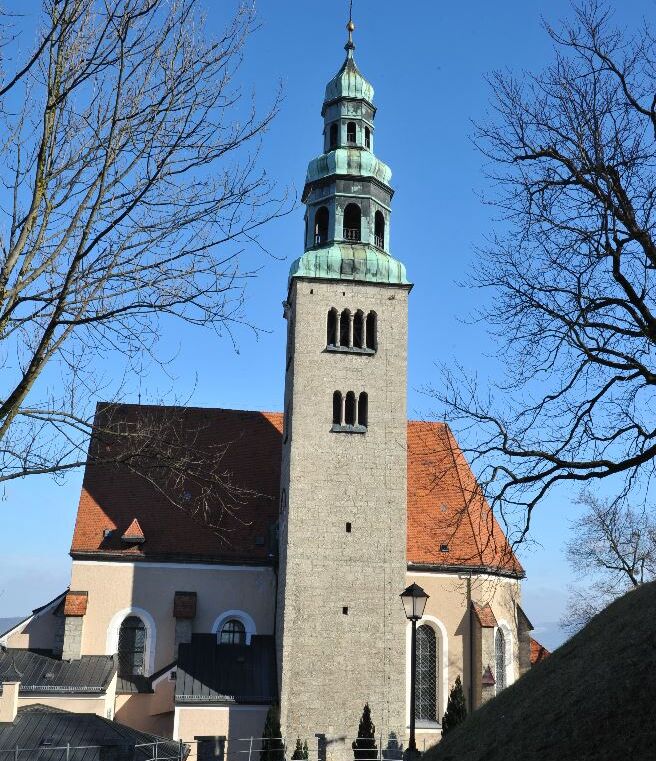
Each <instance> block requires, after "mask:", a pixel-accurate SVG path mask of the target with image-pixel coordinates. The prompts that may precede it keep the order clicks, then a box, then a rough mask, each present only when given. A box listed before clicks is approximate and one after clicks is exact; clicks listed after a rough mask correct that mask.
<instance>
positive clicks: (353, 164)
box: [289, 21, 410, 286]
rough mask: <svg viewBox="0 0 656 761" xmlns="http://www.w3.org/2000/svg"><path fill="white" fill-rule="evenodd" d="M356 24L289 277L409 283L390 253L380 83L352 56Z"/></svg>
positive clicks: (331, 98)
mask: <svg viewBox="0 0 656 761" xmlns="http://www.w3.org/2000/svg"><path fill="white" fill-rule="evenodd" d="M354 28H355V25H354V24H353V22H352V21H349V23H348V26H347V29H348V32H349V39H348V42H347V43H346V46H345V49H346V60H345V61H344V63H343V65H342V67H341V68H340V70H339V71H338V72H337V74H336V75H335V76H334V77H333V78H332V79H331V80H330V82H329V83H328V85H327V87H326V96H325V100H324V103H323V107H322V109H321V115H322V117H323V122H324V125H323V153H322V154H321V155H320V156H318V157H317V158H315V159H312V161H310V163H309V165H308V170H307V175H306V179H305V187H304V189H303V195H302V200H303V203H304V204H305V207H306V210H305V246H304V249H305V253H304V254H303V256H301V257H300V258H299V259H297V260H296V261H295V262H294V263H293V264H292V266H291V269H290V272H289V278H290V282H291V280H292V278H295V277H296V278H317V279H323V280H351V281H360V282H367V283H381V284H387V285H403V286H409V285H410V282H409V281H408V278H407V275H406V271H405V267H404V266H403V264H402V263H401V262H400V261H398V260H397V259H395V258H394V257H393V256H392V255H391V253H390V224H391V214H392V209H391V204H392V196H393V195H394V190H393V189H392V187H391V184H390V183H391V179H392V170H391V169H390V168H389V167H388V166H387V164H385V163H384V162H383V161H381V160H380V159H379V158H377V157H376V154H375V152H374V140H375V138H374V133H375V123H374V120H375V117H376V108H375V107H374V105H373V97H374V88H373V87H372V86H371V84H370V83H369V82H368V81H367V80H366V79H365V78H364V77H363V76H362V74H361V73H360V71H359V69H358V67H357V66H356V65H355V61H354V60H353V50H354V49H355V45H354V44H353V38H352V33H353V30H354Z"/></svg>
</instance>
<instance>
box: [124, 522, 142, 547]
mask: <svg viewBox="0 0 656 761" xmlns="http://www.w3.org/2000/svg"><path fill="white" fill-rule="evenodd" d="M121 539H122V540H123V541H124V542H145V541H146V536H145V534H144V532H143V531H142V530H141V526H140V525H139V521H138V520H137V519H136V518H135V519H134V520H133V521H132V523H131V524H130V525H129V526H128V527H127V529H126V530H125V533H124V534H123V536H122V537H121Z"/></svg>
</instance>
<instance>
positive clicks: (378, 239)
mask: <svg viewBox="0 0 656 761" xmlns="http://www.w3.org/2000/svg"><path fill="white" fill-rule="evenodd" d="M374 243H375V244H376V245H377V246H378V248H385V239H384V238H383V236H382V235H374Z"/></svg>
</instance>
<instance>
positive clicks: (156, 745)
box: [0, 730, 427, 761]
mask: <svg viewBox="0 0 656 761" xmlns="http://www.w3.org/2000/svg"><path fill="white" fill-rule="evenodd" d="M419 731H421V730H419ZM271 739H272V740H273V739H276V740H280V742H281V744H283V745H284V742H283V741H282V738H271ZM352 739H353V738H352V737H349V736H348V735H347V734H342V735H341V736H340V737H339V738H338V739H336V738H326V736H325V735H322V734H315V735H313V736H312V737H311V738H308V742H307V744H308V759H309V761H326V760H327V759H328V757H329V756H331V755H332V752H333V751H335V750H337V747H336V746H338V747H340V746H341V752H340V755H341V756H346V757H351V758H352V757H353V756H352V754H353V751H352V750H351V741H352ZM361 739H363V740H366V741H367V745H368V743H369V742H371V739H372V738H361ZM374 742H375V748H371V747H370V746H369V747H368V750H367V751H365V752H367V753H368V754H369V755H368V758H369V759H370V760H371V761H400V759H402V757H403V751H404V746H403V743H401V742H399V741H398V739H397V736H396V734H395V733H393V732H390V733H389V735H386V734H385V733H380V734H378V735H377V736H376V737H375V738H374ZM173 743H176V744H177V745H176V747H175V749H172V748H171V745H172V744H173ZM262 748H263V739H262V737H225V736H217V737H212V738H210V737H208V738H206V739H204V740H203V739H196V740H187V741H185V742H182V740H180V741H174V740H164V739H162V740H157V741H156V742H151V743H141V744H138V745H132V744H131V743H124V744H123V743H120V741H119V743H118V744H117V745H111V746H109V745H103V746H101V745H58V746H54V745H41V746H40V747H38V748H20V747H14V748H0V761H34V759H42V761H78V759H83V758H84V759H89V758H94V759H104V758H107V759H111V761H115V760H116V761H185V759H187V758H189V760H190V761H191V760H192V759H201V758H204V757H207V758H212V759H215V760H216V761H259V759H260V752H261V751H262ZM293 750H294V747H293V744H292V747H289V746H285V755H284V757H285V758H287V759H289V758H291V756H292V753H293ZM363 750H364V749H363ZM426 750H427V744H426V740H425V739H423V742H422V743H421V747H420V751H421V752H425V751H426ZM94 751H96V753H95V754H94ZM208 751H209V753H210V754H211V755H206V754H207V753H208Z"/></svg>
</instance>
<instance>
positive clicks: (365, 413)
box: [358, 391, 369, 428]
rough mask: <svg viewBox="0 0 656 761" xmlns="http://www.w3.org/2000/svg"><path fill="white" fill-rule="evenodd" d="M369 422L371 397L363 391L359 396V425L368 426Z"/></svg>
mask: <svg viewBox="0 0 656 761" xmlns="http://www.w3.org/2000/svg"><path fill="white" fill-rule="evenodd" d="M368 422H369V397H368V396H367V394H366V393H365V392H364V391H363V392H362V393H361V394H360V396H359V397H358V425H360V426H362V427H363V428H366V427H367V424H368Z"/></svg>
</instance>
